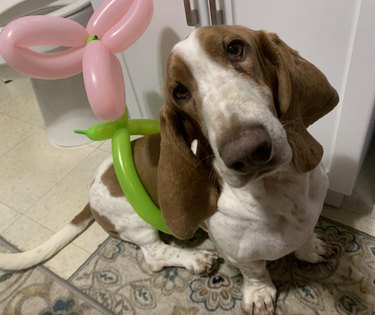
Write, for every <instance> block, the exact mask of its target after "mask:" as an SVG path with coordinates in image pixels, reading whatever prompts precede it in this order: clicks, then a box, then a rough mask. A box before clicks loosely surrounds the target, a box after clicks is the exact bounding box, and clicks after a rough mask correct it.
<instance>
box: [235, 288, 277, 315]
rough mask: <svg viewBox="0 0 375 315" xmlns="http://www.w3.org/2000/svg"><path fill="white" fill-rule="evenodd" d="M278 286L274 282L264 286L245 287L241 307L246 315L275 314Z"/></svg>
mask: <svg viewBox="0 0 375 315" xmlns="http://www.w3.org/2000/svg"><path fill="white" fill-rule="evenodd" d="M275 302H276V288H275V287H274V285H273V284H269V285H265V286H263V287H260V288H259V287H253V286H249V287H245V288H244V292H243V299H242V303H241V309H242V311H243V312H244V313H245V314H246V315H273V314H274V313H275Z"/></svg>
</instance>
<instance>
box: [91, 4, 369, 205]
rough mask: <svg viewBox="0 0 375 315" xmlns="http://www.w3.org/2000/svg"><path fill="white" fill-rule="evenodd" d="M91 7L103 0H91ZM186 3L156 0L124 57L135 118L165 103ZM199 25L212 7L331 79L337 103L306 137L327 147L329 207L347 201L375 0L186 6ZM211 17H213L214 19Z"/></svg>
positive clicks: (364, 127)
mask: <svg viewBox="0 0 375 315" xmlns="http://www.w3.org/2000/svg"><path fill="white" fill-rule="evenodd" d="M92 2H93V5H94V7H95V6H96V5H97V4H98V3H99V2H101V0H92ZM184 2H186V0H185V1H184V0H154V6H155V10H154V16H153V19H152V22H151V24H150V26H149V27H148V29H147V30H146V32H145V33H144V35H142V37H141V38H140V39H139V40H138V41H137V42H136V43H135V44H134V45H133V46H132V47H130V48H129V49H128V50H126V52H125V53H123V54H122V56H123V63H124V64H123V66H124V71H125V74H126V83H125V84H126V92H127V103H128V108H129V112H130V115H131V116H132V117H143V118H158V113H159V109H160V107H161V105H162V104H163V88H164V80H165V70H166V60H167V57H168V53H169V51H170V49H171V48H172V47H173V45H174V44H175V43H177V42H178V41H179V40H181V39H183V38H185V37H186V36H187V35H188V34H189V33H190V32H191V31H192V30H193V27H191V26H188V25H187V23H186V18H185V8H184ZM187 2H189V3H190V4H191V5H192V6H193V8H196V9H197V11H198V16H199V20H200V23H199V25H209V24H210V9H209V8H210V4H211V5H212V4H213V3H215V4H216V5H217V9H219V10H222V12H223V20H224V22H225V23H226V24H240V25H244V26H247V27H250V28H253V29H265V30H267V31H272V32H276V33H278V34H279V35H280V37H281V38H282V39H283V40H284V41H285V42H287V43H288V44H289V45H290V46H291V47H293V48H294V49H296V50H298V51H299V52H300V53H301V55H302V56H303V57H305V58H306V59H308V60H309V61H311V62H312V63H314V64H315V65H316V66H318V68H320V69H321V70H322V71H323V72H324V73H325V74H326V75H327V77H328V79H329V80H330V82H331V84H332V85H333V86H334V87H335V88H336V89H337V91H338V92H339V94H340V104H339V105H338V106H337V108H336V109H335V110H334V111H333V112H331V113H330V114H329V115H327V116H326V117H324V118H323V119H322V120H320V121H319V122H317V123H316V124H314V126H312V127H311V129H310V131H311V132H312V134H313V135H314V136H315V137H316V138H317V139H318V140H319V142H320V143H322V145H323V146H324V149H325V155H324V160H323V162H324V165H325V166H326V168H327V170H328V172H329V176H330V190H331V192H330V194H329V196H328V197H329V198H328V201H329V202H330V203H334V204H336V205H338V204H339V203H340V200H341V199H342V197H343V195H349V194H350V193H351V190H352V188H353V186H354V183H355V179H356V176H357V173H358V171H359V168H360V166H361V162H362V158H363V153H364V151H365V147H366V139H367V138H368V135H369V134H370V129H371V125H372V123H371V122H372V121H373V120H372V116H373V108H374V99H375V62H373V58H374V56H375V41H373V40H372V39H373V38H375V1H373V0H330V1H326V0H315V1H311V0H284V1H276V0H232V1H226V0H216V1H212V0H211V1H202V0H189V1H187ZM212 14H215V15H216V12H215V13H212Z"/></svg>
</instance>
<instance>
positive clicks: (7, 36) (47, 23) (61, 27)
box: [0, 15, 88, 50]
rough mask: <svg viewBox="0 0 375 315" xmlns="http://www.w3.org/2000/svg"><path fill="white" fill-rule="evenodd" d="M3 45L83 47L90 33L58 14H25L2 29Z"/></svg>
mask: <svg viewBox="0 0 375 315" xmlns="http://www.w3.org/2000/svg"><path fill="white" fill-rule="evenodd" d="M0 34H1V42H2V44H1V46H2V50H3V49H4V47H3V46H7V47H8V46H13V47H14V46H24V47H30V46H38V45H56V46H63V47H83V46H84V45H85V39H86V37H87V36H88V33H87V31H86V29H85V28H84V27H82V26H81V25H80V24H78V23H77V22H74V21H72V20H69V19H64V18H61V17H57V16H49V15H43V16H25V17H22V18H19V19H17V20H14V21H12V22H10V23H9V24H7V25H6V26H5V27H4V29H3V30H2V32H1V33H0Z"/></svg>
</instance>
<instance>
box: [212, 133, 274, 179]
mask: <svg viewBox="0 0 375 315" xmlns="http://www.w3.org/2000/svg"><path fill="white" fill-rule="evenodd" d="M219 154H220V157H221V159H222V160H223V162H224V164H225V166H226V167H227V168H228V169H231V170H233V171H236V172H239V173H241V174H250V173H259V172H261V171H262V170H263V168H264V167H265V166H266V165H267V163H268V162H269V161H270V160H271V158H272V141H271V138H270V136H269V134H268V132H267V130H266V129H265V128H264V127H262V126H252V127H249V128H247V129H244V130H241V131H238V133H237V134H236V135H234V136H233V137H230V139H228V140H226V141H225V142H224V143H223V144H222V145H221V146H220V148H219Z"/></svg>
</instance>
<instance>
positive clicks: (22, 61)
mask: <svg viewBox="0 0 375 315" xmlns="http://www.w3.org/2000/svg"><path fill="white" fill-rule="evenodd" d="M82 53H83V48H72V49H68V50H65V51H63V52H56V53H48V54H43V53H38V52H36V51H33V50H31V49H29V48H24V47H20V48H16V49H15V50H14V54H12V55H8V56H3V57H4V59H5V60H6V61H7V62H8V63H9V64H10V65H11V66H12V67H13V68H14V69H15V70H17V71H18V72H21V73H23V74H26V75H28V76H30V77H33V78H37V79H63V78H67V77H71V76H73V75H76V74H78V73H80V72H82Z"/></svg>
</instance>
